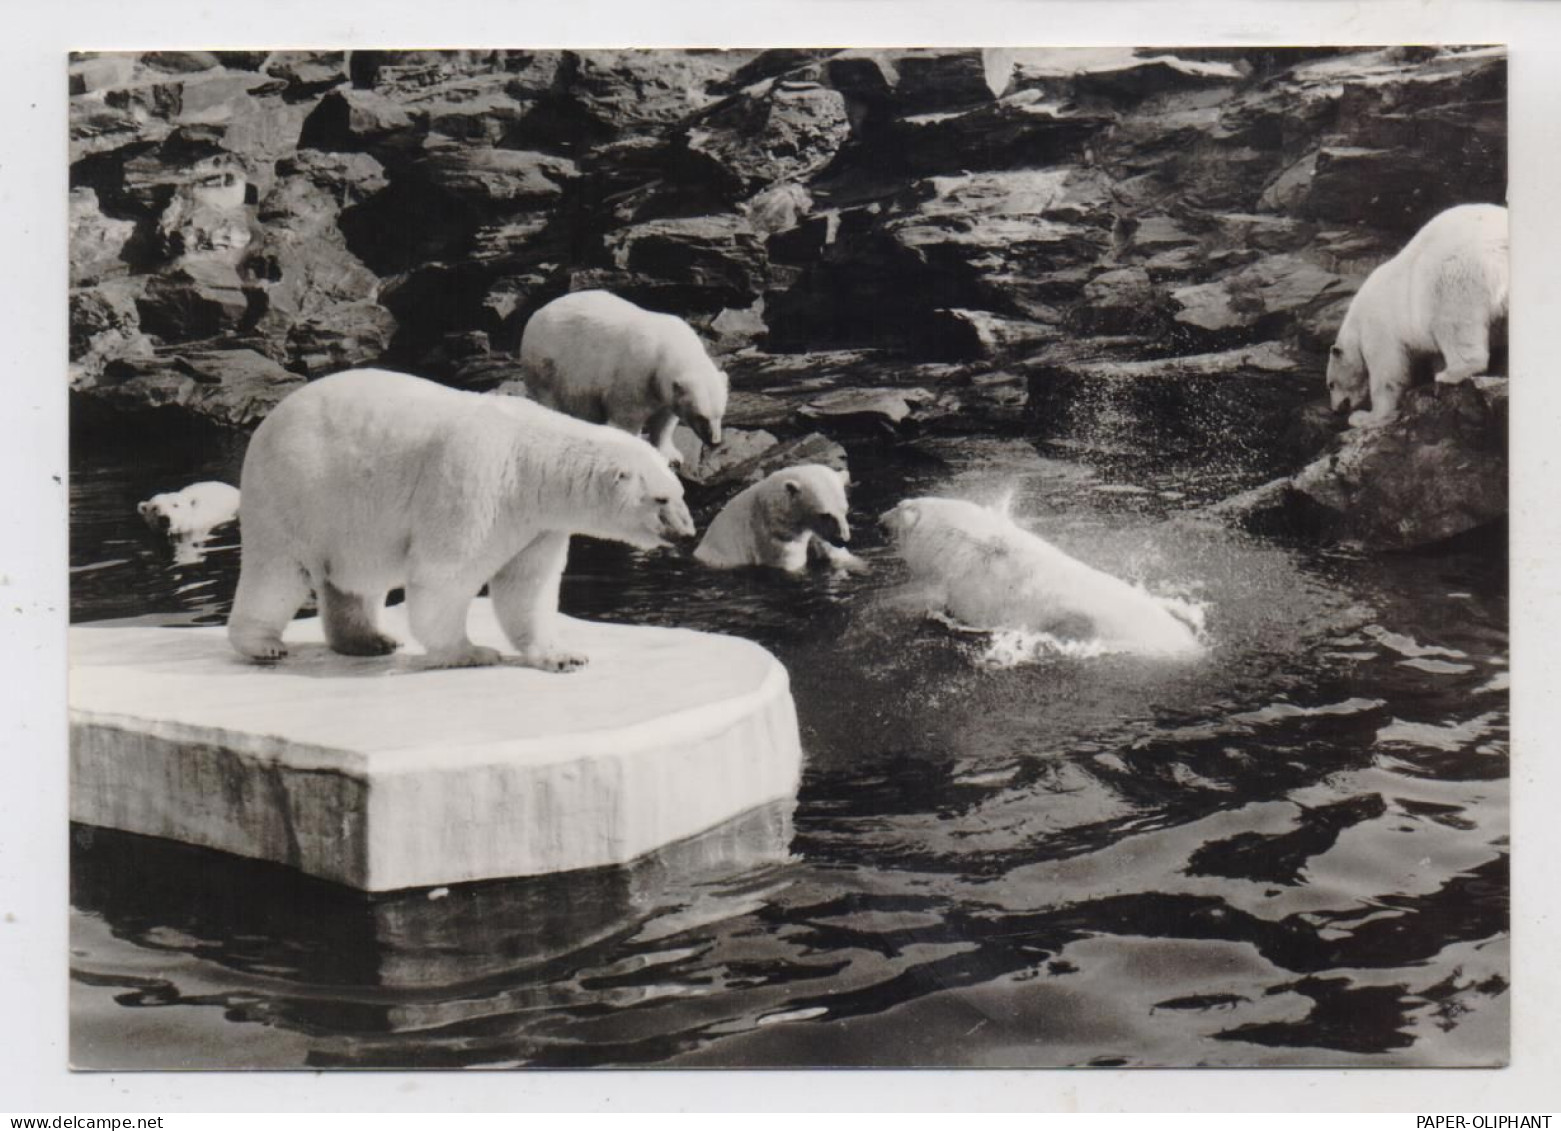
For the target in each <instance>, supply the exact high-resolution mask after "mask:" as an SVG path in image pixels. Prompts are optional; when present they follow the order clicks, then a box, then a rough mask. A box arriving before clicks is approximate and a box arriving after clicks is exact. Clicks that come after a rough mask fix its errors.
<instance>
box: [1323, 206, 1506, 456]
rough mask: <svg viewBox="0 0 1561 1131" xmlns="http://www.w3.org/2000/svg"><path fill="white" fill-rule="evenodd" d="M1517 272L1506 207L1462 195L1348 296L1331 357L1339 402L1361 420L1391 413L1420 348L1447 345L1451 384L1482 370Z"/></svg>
mask: <svg viewBox="0 0 1561 1131" xmlns="http://www.w3.org/2000/svg"><path fill="white" fill-rule="evenodd" d="M1509 275H1510V270H1509V265H1508V262H1507V210H1506V209H1505V208H1503V207H1501V206H1500V205H1497V204H1462V205H1459V206H1458V207H1456V208H1449V209H1448V210H1447V211H1446V212H1443V213H1441V214H1440V215H1438V216H1436V217H1434V218H1433V219H1432V220H1431V221H1430V222H1429V223H1427V224H1426V226H1425V227H1423V228H1421V229H1420V231H1419V232H1417V233H1416V234H1415V238H1414V239H1412V240H1410V241H1409V243H1408V244H1407V245H1406V246H1405V248H1404V250H1403V251H1401V252H1399V253H1398V254H1397V255H1395V256H1394V257H1393V258H1392V259H1390V260H1388V261H1387V262H1386V263H1384V264H1382V266H1380V267H1378V268H1377V269H1376V270H1375V271H1373V272H1372V273H1371V274H1370V275H1369V276H1367V278H1366V281H1365V283H1363V284H1362V285H1361V288H1360V290H1359V292H1357V293H1356V295H1355V298H1354V300H1353V301H1352V302H1351V303H1350V308H1349V311H1348V312H1347V313H1346V314H1345V316H1344V323H1343V325H1341V326H1340V327H1339V336H1338V338H1337V339H1336V341H1335V342H1334V345H1333V350H1332V351H1331V353H1330V355H1329V358H1328V395H1329V399H1330V401H1331V403H1332V405H1333V409H1334V411H1335V412H1338V411H1341V410H1343V409H1346V408H1350V407H1354V408H1355V409H1356V411H1355V412H1353V413H1351V414H1350V423H1351V424H1352V425H1356V426H1359V425H1363V424H1377V423H1380V422H1382V421H1384V420H1386V419H1388V418H1389V417H1391V416H1392V415H1393V414H1394V412H1396V411H1397V409H1398V402H1399V398H1400V396H1402V395H1403V392H1404V390H1405V389H1406V388H1408V387H1409V384H1410V380H1411V373H1412V370H1413V365H1414V362H1415V360H1416V358H1417V357H1425V356H1432V355H1437V354H1440V355H1441V359H1442V367H1441V369H1440V370H1438V371H1437V374H1436V379H1437V380H1438V381H1441V382H1443V383H1446V384H1456V383H1457V382H1460V381H1466V380H1468V379H1469V378H1470V377H1473V376H1474V375H1476V374H1479V373H1484V372H1485V369H1486V366H1488V365H1489V364H1490V350H1491V333H1492V328H1493V327H1495V326H1497V325H1498V324H1499V323H1503V322H1505V320H1506V317H1507V289H1508V281H1509ZM1368 406H1369V408H1368Z"/></svg>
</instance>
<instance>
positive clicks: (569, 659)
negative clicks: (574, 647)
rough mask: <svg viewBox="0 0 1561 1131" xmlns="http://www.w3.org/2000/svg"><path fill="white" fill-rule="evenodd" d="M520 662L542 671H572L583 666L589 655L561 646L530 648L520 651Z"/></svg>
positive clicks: (588, 660)
mask: <svg viewBox="0 0 1561 1131" xmlns="http://www.w3.org/2000/svg"><path fill="white" fill-rule="evenodd" d="M520 662H521V663H523V664H525V665H526V667H528V668H536V669H537V670H538V671H544V672H572V671H576V670H578V669H580V668H583V667H585V665H586V664H587V663H589V662H590V657H588V656H586V655H584V654H582V653H580V652H566V651H564V650H563V649H562V648H532V649H529V650H527V651H525V652H523V653H521V657H520Z"/></svg>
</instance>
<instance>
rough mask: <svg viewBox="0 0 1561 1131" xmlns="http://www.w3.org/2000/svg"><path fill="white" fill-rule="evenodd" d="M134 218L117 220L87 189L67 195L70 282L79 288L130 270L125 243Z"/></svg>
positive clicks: (133, 228)
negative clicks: (105, 211)
mask: <svg viewBox="0 0 1561 1131" xmlns="http://www.w3.org/2000/svg"><path fill="white" fill-rule="evenodd" d="M135 229H136V226H135V221H133V220H116V219H112V218H110V217H108V216H105V215H104V214H103V211H102V209H100V208H99V207H98V194H97V193H96V192H95V191H93V190H92V189H90V188H79V189H73V190H72V191H71V194H70V282H71V286H73V287H79V286H84V285H86V284H88V283H95V282H97V281H98V280H99V279H104V278H107V277H109V276H112V275H123V274H125V273H126V272H127V271H128V270H129V265H128V264H127V263H125V261H124V251H125V245H126V244H127V243H129V242H130V237H131V236H132V235H134V234H135Z"/></svg>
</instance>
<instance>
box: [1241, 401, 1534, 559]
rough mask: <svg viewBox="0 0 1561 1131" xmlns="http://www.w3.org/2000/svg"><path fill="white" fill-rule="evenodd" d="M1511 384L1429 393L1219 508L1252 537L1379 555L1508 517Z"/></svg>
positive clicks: (1448, 536)
mask: <svg viewBox="0 0 1561 1131" xmlns="http://www.w3.org/2000/svg"><path fill="white" fill-rule="evenodd" d="M1507 479H1508V462H1507V382H1506V381H1505V380H1503V379H1499V378H1487V379H1483V380H1476V381H1469V382H1464V383H1463V384H1460V385H1452V386H1448V385H1428V386H1422V387H1419V388H1415V389H1411V390H1409V392H1408V393H1406V394H1405V396H1404V399H1403V401H1402V402H1401V404H1400V408H1399V412H1398V414H1397V415H1396V416H1394V417H1393V418H1392V419H1390V420H1388V421H1385V422H1384V423H1382V424H1379V425H1372V426H1367V427H1363V428H1355V429H1351V430H1350V431H1349V432H1347V433H1346V434H1345V435H1344V436H1343V438H1342V439H1341V440H1340V442H1339V443H1338V444H1337V446H1336V447H1335V449H1334V450H1332V451H1330V452H1328V453H1327V454H1326V455H1323V456H1321V457H1320V458H1318V459H1316V460H1314V461H1313V462H1312V463H1310V464H1308V465H1307V466H1306V467H1304V468H1302V469H1301V470H1300V471H1299V472H1297V473H1296V474H1295V475H1293V476H1289V477H1287V478H1283V479H1278V480H1274V481H1272V482H1270V483H1267V484H1264V485H1262V486H1260V487H1256V488H1253V489H1252V490H1250V491H1248V492H1245V493H1243V494H1241V495H1238V496H1235V497H1233V498H1231V499H1228V500H1226V501H1225V502H1223V503H1221V504H1218V505H1216V506H1215V507H1213V508H1211V513H1212V514H1214V515H1215V516H1216V517H1220V518H1222V519H1225V520H1227V521H1233V522H1236V523H1238V524H1240V525H1243V526H1246V527H1247V528H1249V529H1252V530H1257V531H1261V532H1265V533H1281V534H1290V535H1301V536H1311V537H1323V538H1326V539H1328V540H1331V541H1339V542H1346V543H1351V544H1354V545H1358V546H1362V547H1364V548H1367V549H1374V550H1404V549H1413V548H1416V547H1421V546H1430V545H1434V544H1436V543H1439V542H1445V541H1447V540H1448V539H1452V538H1456V537H1458V536H1460V535H1465V534H1469V533H1471V532H1474V531H1479V530H1481V529H1483V528H1486V527H1491V526H1493V525H1494V524H1496V523H1499V522H1500V521H1502V520H1503V519H1504V518H1505V517H1506V514H1507Z"/></svg>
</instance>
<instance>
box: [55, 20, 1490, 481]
mask: <svg viewBox="0 0 1561 1131" xmlns="http://www.w3.org/2000/svg"><path fill="white" fill-rule="evenodd" d="M69 73H70V91H71V118H70V125H71V187H72V197H71V233H72V237H71V238H72V245H71V246H72V255H71V283H72V287H73V288H74V289H73V291H72V295H71V300H70V301H71V319H72V324H71V381H72V388H73V390H74V391H75V394H76V395H77V396H78V398H89V399H95V400H96V401H97V402H99V408H101V409H103V410H104V411H109V410H110V409H112V410H114V411H117V410H118V409H119V408H122V407H123V406H126V405H129V404H131V403H132V402H133V401H134V399H135V397H137V396H143V397H144V398H145V401H144V403H145V404H146V405H158V406H163V407H166V406H168V405H173V404H177V405H179V406H180V408H181V411H183V410H190V411H194V412H196V413H199V414H202V415H203V416H204V417H206V418H209V419H215V420H223V421H232V420H242V419H245V418H246V413H247V411H248V410H247V409H244V408H242V407H240V408H237V409H234V408H232V407H231V406H230V405H229V404H228V402H227V401H226V400H224V399H223V398H220V397H218V398H210V397H208V396H207V395H206V394H205V393H202V395H201V396H195V395H194V393H195V392H200V391H201V390H204V389H205V388H206V384H205V383H206V382H208V381H209V380H212V379H214V380H215V383H216V384H218V385H224V384H226V383H228V382H229V377H228V376H227V375H226V374H228V372H229V367H228V366H226V365H224V364H223V359H224V358H226V359H227V360H228V361H229V362H231V374H232V376H231V381H232V383H233V385H234V389H235V393H234V396H233V398H231V399H232V404H233V405H239V406H243V405H247V404H251V403H253V404H257V405H258V404H261V403H262V402H263V398H260V399H256V398H253V397H251V396H250V395H249V393H248V392H247V390H250V389H252V388H254V387H255V377H254V373H255V365H256V364H257V363H256V362H255V361H254V359H255V358H262V359H264V360H265V361H266V362H267V363H269V364H271V365H274V366H276V367H278V368H279V369H280V370H281V371H284V372H286V373H288V374H291V375H294V376H296V377H297V378H300V379H302V378H307V377H313V376H318V375H320V374H322V373H325V372H329V371H331V370H334V369H339V368H344V367H347V366H352V365H361V364H367V363H376V364H384V365H389V366H392V367H399V368H404V369H408V370H411V371H414V372H419V373H424V374H427V375H428V376H432V377H435V378H437V379H440V380H445V381H448V382H451V383H456V384H461V385H463V386H465V387H471V388H494V387H499V386H503V385H507V384H510V383H512V382H513V381H514V380H515V374H516V370H515V368H514V350H515V348H516V346H517V344H518V340H519V335H520V332H521V329H522V327H523V326H524V324H525V321H526V319H527V318H528V317H529V316H530V314H531V313H532V312H533V311H534V310H536V309H537V308H538V307H539V306H540V305H542V304H543V303H545V302H547V301H549V300H550V299H552V298H554V297H556V296H558V295H559V294H562V293H565V292H567V291H570V290H579V289H583V288H587V287H607V288H610V289H612V290H614V291H617V292H618V293H621V294H624V295H625V296H626V297H629V298H631V299H633V300H634V301H636V302H640V303H642V304H643V305H646V306H649V307H652V308H655V309H659V310H667V311H671V312H673V313H676V314H679V315H681V316H683V317H685V318H687V319H688V320H689V321H690V322H691V323H692V324H694V325H695V326H696V328H697V329H699V331H700V332H701V333H702V334H703V335H704V336H705V337H706V340H707V341H708V342H709V343H710V344H711V346H712V348H713V349H715V350H716V351H717V352H720V353H724V354H728V355H732V356H733V357H737V356H748V355H750V354H751V352H752V351H754V350H755V349H758V350H763V351H768V353H769V354H771V355H775V354H780V353H787V352H791V351H798V352H805V353H807V354H808V355H810V356H811V357H813V358H814V359H815V361H816V362H817V363H818V365H819V366H824V367H827V366H828V365H830V364H832V360H831V359H833V358H837V357H840V356H842V355H839V354H831V355H828V356H827V357H826V356H825V355H824V354H822V352H821V351H826V350H832V351H840V350H851V351H859V350H863V349H870V350H877V351H883V353H882V355H881V356H882V357H886V358H889V359H891V362H890V363H880V362H879V361H876V360H874V361H871V362H869V361H865V360H863V359H862V358H861V357H858V358H857V360H855V361H852V362H851V363H850V365H851V366H853V367H854V368H853V372H852V375H851V377H850V379H849V380H848V381H844V382H841V381H832V383H830V384H828V385H822V386H817V387H810V386H807V385H806V384H805V382H806V381H807V380H809V379H810V378H809V377H808V375H807V374H808V372H809V371H810V370H812V369H814V368H816V366H813V365H809V366H805V367H803V368H801V369H798V370H795V371H788V370H786V368H785V366H784V365H782V364H779V363H775V364H772V363H771V361H769V360H765V359H762V358H761V359H759V360H757V361H755V362H754V363H753V368H754V369H755V370H757V369H765V370H766V372H767V373H768V375H769V376H768V377H767V378H766V382H767V383H765V384H763V385H762V386H754V387H750V388H743V387H741V385H740V384H739V386H738V392H739V393H741V394H743V395H747V396H752V397H770V398H772V399H773V401H774V403H770V404H768V405H761V404H760V403H759V402H757V401H755V402H753V403H752V404H751V405H750V411H751V412H752V413H753V417H754V418H753V420H752V421H751V423H749V424H746V425H743V424H738V425H736V426H738V427H751V428H754V429H759V430H763V431H765V432H768V433H770V434H772V435H774V436H776V437H779V442H780V443H782V444H783V443H784V442H785V441H786V439H787V438H788V437H791V436H793V435H794V434H795V433H797V432H800V431H804V430H806V429H809V428H811V427H814V426H815V425H816V426H817V427H819V428H821V429H825V430H834V431H837V432H840V433H841V434H842V435H843V436H845V435H850V434H852V433H853V432H854V433H855V434H856V435H858V436H860V435H864V434H877V435H891V434H892V435H899V434H902V433H904V432H905V431H906V430H907V428H910V429H912V430H915V429H925V430H939V429H945V430H950V431H953V430H957V429H961V428H972V427H979V428H988V429H998V430H1005V431H1007V430H1015V429H1018V428H1023V427H1029V428H1031V429H1040V430H1043V431H1044V430H1047V429H1051V428H1055V427H1059V426H1062V425H1065V424H1066V423H1067V422H1068V421H1070V420H1075V421H1076V420H1079V419H1083V418H1085V417H1088V416H1089V414H1090V413H1091V412H1096V413H1097V415H1098V412H1097V410H1099V411H1104V410H1103V409H1101V407H1100V406H1101V405H1103V404H1104V403H1105V401H1106V400H1107V399H1109V397H1107V396H1106V395H1105V394H1098V393H1091V396H1090V397H1084V398H1083V399H1082V400H1081V399H1080V396H1081V393H1080V391H1081V390H1097V391H1098V390H1106V391H1107V393H1109V395H1110V396H1116V395H1117V394H1118V392H1122V395H1124V396H1125V397H1126V398H1127V400H1126V401H1124V402H1122V403H1127V404H1129V405H1130V406H1131V405H1135V404H1136V405H1139V406H1140V407H1142V408H1143V411H1145V412H1149V413H1151V415H1154V416H1155V418H1156V419H1158V420H1160V421H1161V422H1162V423H1164V422H1165V421H1167V420H1168V421H1169V424H1167V425H1166V428H1167V430H1168V431H1170V432H1175V431H1177V430H1178V429H1181V430H1183V431H1186V432H1187V433H1188V434H1189V435H1191V434H1192V433H1194V432H1198V431H1199V430H1201V432H1202V433H1203V434H1204V438H1205V439H1207V440H1208V441H1209V442H1211V443H1213V442H1216V441H1217V432H1218V430H1219V429H1220V428H1221V427H1223V426H1224V422H1225V421H1226V420H1227V419H1230V418H1232V417H1234V416H1239V415H1240V414H1239V412H1238V411H1237V409H1238V408H1239V406H1240V405H1241V404H1242V403H1247V404H1249V405H1250V404H1255V405H1258V406H1259V410H1260V411H1257V415H1258V416H1260V417H1262V419H1263V421H1264V427H1268V426H1269V425H1270V424H1273V423H1274V422H1282V421H1283V420H1284V419H1285V418H1286V417H1287V415H1288V416H1291V417H1294V416H1296V415H1297V413H1298V412H1299V409H1300V406H1301V405H1302V404H1303V403H1304V402H1305V401H1307V400H1309V399H1315V397H1316V395H1317V393H1318V391H1319V390H1320V380H1319V375H1320V371H1321V365H1322V357H1323V355H1324V354H1325V352H1326V349H1327V346H1328V345H1329V344H1330V342H1331V339H1332V336H1333V334H1334V332H1335V330H1336V328H1337V325H1338V323H1339V321H1340V320H1341V319H1342V317H1343V314H1344V310H1345V308H1346V306H1347V304H1348V301H1349V297H1350V296H1351V294H1353V292H1354V290H1355V288H1356V287H1358V286H1359V284H1360V281H1361V280H1362V279H1363V278H1364V276H1365V275H1366V274H1367V273H1368V272H1369V270H1370V269H1371V268H1372V267H1373V266H1375V265H1376V264H1377V263H1378V262H1380V261H1382V260H1383V259H1385V258H1387V257H1388V256H1389V255H1390V254H1392V253H1393V252H1394V251H1395V250H1397V248H1398V247H1400V246H1401V245H1402V243H1403V242H1404V240H1405V239H1406V238H1407V237H1408V235H1409V234H1410V233H1411V232H1413V231H1414V230H1415V229H1416V228H1417V227H1418V226H1419V225H1420V224H1421V223H1423V222H1424V220H1425V219H1427V218H1428V217H1429V216H1431V215H1432V214H1434V213H1435V212H1437V211H1439V210H1440V209H1442V208H1444V207H1446V206H1448V205H1450V204H1453V203H1459V202H1464V201H1473V200H1498V201H1499V200H1501V199H1503V198H1504V194H1505V90H1506V70H1505V59H1504V56H1503V55H1502V53H1501V52H1500V51H1496V50H1484V49H1481V50H1468V49H1443V50H1438V49H1430V48H1413V49H1403V48H1394V49H1387V50H1371V49H1308V50H1296V51H1285V50H1280V49H1261V50H1260V49H1253V50H1250V51H1248V50H1244V49H1236V48H1231V49H1222V50H1220V51H1196V50H1190V49H1189V50H1182V49H1178V50H1171V51H1165V50H1157V51H1134V50H1130V49H1121V48H1110V49H1098V50H1097V49H1090V50H1045V51H1042V50H990V49H988V50H982V49H975V48H938V49H928V50H906V49H893V50H889V49H872V50H848V51H831V50H795V49H787V50H778V51H764V52H754V51H673V52H666V51H663V52H645V51H585V52H581V51H497V50H468V51H460V50H450V51H429V52H420V51H357V52H350V53H342V52H241V51H217V52H156V53H145V54H141V55H131V54H118V55H115V54H96V55H81V56H77V57H74V58H73V59H72V61H71V63H70V68H69ZM244 351H248V352H247V353H246V352H244ZM197 355H198V356H199V357H201V358H202V359H213V358H214V359H216V360H214V361H213V360H202V361H201V362H200V367H201V372H202V373H204V374H206V375H207V376H205V377H202V378H200V379H198V380H197V384H199V385H200V389H199V390H190V391H187V392H186V393H179V394H178V395H172V394H169V393H168V389H169V388H173V387H174V386H173V385H169V384H168V383H167V381H166V379H165V378H164V377H158V378H157V380H156V381H152V380H151V379H150V377H148V378H147V380H145V381H141V383H136V381H132V380H125V379H124V374H125V373H126V372H131V371H134V372H142V369H143V368H144V367H145V366H146V365H149V364H151V360H149V359H153V360H156V361H157V364H158V365H159V366H161V365H162V364H163V362H164V360H166V359H168V358H184V359H186V360H188V359H189V358H191V357H194V356H197ZM227 355H232V356H231V357H228V356H227ZM939 366H944V367H949V366H953V367H955V368H952V369H947V368H945V369H938V368H937V367H939ZM1135 367H1137V368H1135ZM890 370H893V371H894V372H890ZM159 372H162V370H159ZM1232 375H1239V376H1240V380H1237V381H1232V380H1227V379H1226V378H1227V377H1229V376H1232ZM1167 377H1170V378H1174V379H1175V382H1176V383H1177V385H1176V389H1174V390H1172V389H1171V385H1170V384H1169V383H1167V382H1166V381H1160V380H1158V378H1167ZM769 378H774V383H768V382H769ZM137 380H140V379H139V378H138V379H137ZM192 380H196V379H194V378H192ZM282 383H283V382H279V381H268V382H266V383H265V387H267V388H271V387H279V385H280V384H282ZM179 387H180V388H182V386H179ZM850 387H854V389H855V393H854V394H853V395H855V396H856V398H857V399H858V400H860V399H861V398H862V397H863V396H866V395H867V393H868V391H871V390H879V389H887V390H889V391H890V392H889V393H888V394H884V395H882V396H880V395H879V394H877V393H873V394H872V395H873V396H875V397H878V399H879V400H880V401H881V402H882V403H881V404H880V405H879V409H880V410H881V409H883V406H885V405H888V404H889V403H890V400H892V399H893V398H895V397H901V398H903V397H904V396H905V395H906V394H907V392H908V391H910V390H913V389H922V390H925V391H926V396H927V398H928V399H926V400H925V401H922V402H918V403H915V404H910V403H909V402H907V404H906V412H905V414H904V416H902V417H900V418H899V419H895V418H894V416H895V414H894V412H892V411H889V412H885V411H879V410H875V411H874V412H866V413H861V412H858V413H850V412H845V413H840V412H831V411H829V404H830V402H829V401H828V400H827V399H821V398H824V397H826V396H827V395H834V394H835V393H839V395H840V398H841V403H845V402H846V401H848V400H849V399H850V398H849V397H848V396H847V395H846V391H842V390H849V388H850ZM793 394H795V395H793ZM1027 395H1028V398H1029V401H1030V403H1029V405H1028V408H1027V407H1026V403H1025V401H1026V397H1027ZM181 398H182V399H181ZM810 401H812V402H815V403H814V407H813V408H812V409H811V410H809V413H811V416H810V415H809V414H808V413H804V407H805V406H806V405H807V404H808V402H810ZM1075 402H1076V403H1075ZM208 403H210V404H212V405H216V406H218V407H215V408H213V409H212V410H211V411H210V412H206V411H205V409H204V408H202V407H201V406H203V405H206V404H208ZM192 406H193V407H192ZM821 406H822V407H821ZM1092 406H1093V407H1092ZM1115 411H1116V409H1112V412H1115ZM1134 411H1137V409H1134ZM1102 419H1104V417H1102ZM864 422H869V423H866V424H864ZM735 423H736V422H735V421H734V424H735ZM1275 426H1276V427H1278V425H1275ZM1314 439H1315V437H1314ZM1298 443H1299V442H1298ZM1297 450H1298V451H1300V448H1299V447H1298V448H1297ZM1303 454H1312V453H1310V452H1307V453H1303Z"/></svg>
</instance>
